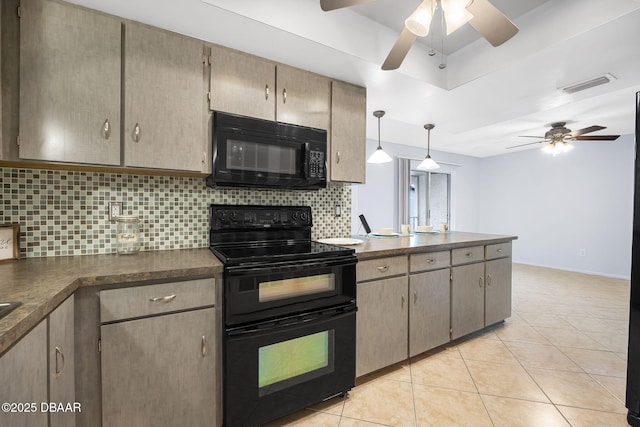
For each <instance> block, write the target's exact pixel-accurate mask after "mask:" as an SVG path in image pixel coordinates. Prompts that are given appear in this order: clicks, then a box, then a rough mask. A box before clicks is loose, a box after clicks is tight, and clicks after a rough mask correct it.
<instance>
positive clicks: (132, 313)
mask: <svg viewBox="0 0 640 427" xmlns="http://www.w3.org/2000/svg"><path fill="white" fill-rule="evenodd" d="M100 294H101V295H100V318H101V321H102V325H101V326H100V336H101V338H100V359H101V382H102V425H103V426H109V427H118V426H127V427H129V426H178V425H184V426H206V425H212V426H213V425H216V420H217V418H216V415H217V413H216V407H217V406H216V386H217V383H216V381H217V378H216V372H215V369H216V363H215V360H216V346H215V341H214V339H215V330H216V320H215V319H216V315H215V308H214V307H213V303H214V285H213V280H212V279H200V280H192V281H185V282H175V283H163V284H159V285H148V286H138V287H133V288H122V289H112V290H107V291H102V292H100Z"/></svg>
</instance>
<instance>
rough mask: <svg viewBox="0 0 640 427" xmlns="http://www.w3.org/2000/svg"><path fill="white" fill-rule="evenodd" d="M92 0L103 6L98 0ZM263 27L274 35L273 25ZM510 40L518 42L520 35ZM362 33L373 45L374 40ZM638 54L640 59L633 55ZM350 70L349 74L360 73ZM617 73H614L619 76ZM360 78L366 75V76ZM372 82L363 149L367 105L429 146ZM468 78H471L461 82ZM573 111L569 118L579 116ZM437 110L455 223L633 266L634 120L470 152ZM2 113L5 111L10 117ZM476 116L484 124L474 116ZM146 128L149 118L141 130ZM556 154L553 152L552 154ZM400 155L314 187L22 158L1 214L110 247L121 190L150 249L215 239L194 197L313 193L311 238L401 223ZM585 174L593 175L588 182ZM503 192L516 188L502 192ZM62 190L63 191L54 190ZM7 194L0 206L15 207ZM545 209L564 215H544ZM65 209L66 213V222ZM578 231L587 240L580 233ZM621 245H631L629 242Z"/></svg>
mask: <svg viewBox="0 0 640 427" xmlns="http://www.w3.org/2000/svg"><path fill="white" fill-rule="evenodd" d="M631 3H633V2H631ZM86 4H87V5H88V6H89V7H94V6H92V5H90V4H88V3H86ZM95 7H99V6H98V5H95ZM114 7H115V6H114ZM189 7H191V6H189ZM193 7H194V8H196V9H197V8H205V10H208V9H206V8H208V7H210V6H208V5H204V4H199V5H196V6H193ZM3 12H4V11H3ZM110 12H111V13H113V14H115V15H119V16H126V17H129V18H130V19H133V20H139V21H143V22H145V19H143V18H144V17H145V16H146V13H145V12H146V11H144V10H137V11H126V10H125V11H117V10H113V11H110ZM3 14H4V13H3ZM136 14H138V15H136ZM186 15H188V16H189V18H188V19H196V17H197V16H200V15H203V16H204V15H205V14H198V13H192V14H185V16H186ZM228 15H229V16H227V14H225V15H224V16H225V18H227V19H224V20H221V21H224V22H225V25H229V26H230V27H233V26H234V25H236V24H237V22H236V21H234V20H240V21H242V23H243V27H244V26H245V25H246V26H247V27H252V26H253V25H257V24H255V23H252V22H249V23H247V22H246V20H243V19H240V18H239V17H238V15H235V14H228ZM175 18H176V20H180V19H185V18H182V17H181V14H180V13H175ZM203 19H204V18H203ZM149 23H152V22H149ZM152 24H153V23H152ZM155 25H157V26H161V27H165V28H169V29H174V30H176V31H178V30H179V29H178V28H174V27H173V25H175V26H179V23H177V22H176V23H174V24H170V23H168V24H167V25H160V23H155ZM220 27H222V25H220ZM219 31H220V32H221V33H223V35H221V36H220V38H218V37H217V36H216V37H212V38H211V40H214V41H216V42H217V43H220V44H222V45H225V46H229V47H232V48H235V49H238V50H241V51H248V52H250V53H253V54H257V55H259V56H263V57H268V58H270V59H273V60H277V61H280V62H283V63H286V64H291V65H294V66H298V67H300V68H309V67H308V66H306V64H304V63H302V61H303V60H304V59H305V55H296V58H293V59H290V58H284V57H280V56H279V55H284V53H273V54H272V53H269V54H267V53H266V52H260V51H259V49H266V48H265V47H260V46H259V45H257V46H254V45H256V43H255V40H254V39H253V38H251V37H243V36H241V35H236V36H234V37H231V36H230V35H231V34H234V33H233V32H231V29H230V28H220V29H219ZM256 31H258V33H259V34H260V31H267V30H266V29H264V28H261V27H260V28H258V29H256ZM178 32H186V31H178ZM275 32H276V34H275V35H273V34H269V37H276V38H277V37H278V36H279V37H282V39H283V42H284V41H287V42H289V38H291V37H293V36H291V35H290V34H286V33H283V32H282V31H281V30H276V31H275ZM264 35H265V37H266V34H264ZM255 37H259V36H255ZM394 37H395V35H394ZM632 37H633V36H631V35H628V34H624V38H625V39H632ZM203 38H204V37H203ZM513 41H514V42H515V39H514V40H513ZM298 43H299V41H298ZM291 45H292V47H294V48H295V47H298V46H299V45H298V44H296V43H295V42H292V44H291ZM363 45H364V46H369V45H368V44H367V43H363ZM505 46H506V45H505ZM3 51H4V47H3ZM308 52H309V53H311V52H312V51H311V50H309V51H308ZM310 56H313V55H310ZM407 59H408V60H409V59H410V58H407ZM630 59H635V60H637V58H630ZM307 60H308V59H307ZM295 61H300V63H298V62H295ZM325 62H327V63H326V64H324V65H316V67H318V68H314V69H313V71H316V72H318V73H320V74H324V75H330V76H336V74H337V73H338V71H336V70H333V69H330V68H331V65H330V61H325ZM3 65H4V63H3ZM454 65H455V64H454V62H453V58H451V60H450V62H449V64H448V69H449V70H451V69H453V68H454ZM323 67H325V68H326V69H323ZM425 68H426V66H425ZM431 68H434V67H433V64H429V70H430V71H429V72H434V73H435V72H436V71H437V64H436V67H435V70H431ZM608 71H612V70H608ZM3 75H4V70H3ZM337 77H341V76H340V75H338V76H337ZM343 79H344V80H347V79H346V78H343ZM350 80H352V81H353V79H350ZM620 80H622V79H620ZM353 82H355V83H358V82H357V81H353ZM619 83H620V82H615V84H619ZM360 84H361V85H362V82H360ZM372 86H373V87H372V88H370V87H369V84H367V89H368V91H367V102H368V105H367V137H368V141H367V157H368V155H369V154H370V153H371V152H372V151H373V149H374V148H375V146H376V143H377V141H376V139H377V136H378V135H377V129H376V122H375V120H374V118H373V116H372V115H371V111H372V110H375V109H378V108H385V109H387V110H388V113H387V114H388V115H387V117H385V118H383V119H382V123H381V131H382V135H383V144H382V145H383V147H384V148H385V150H387V151H388V152H389V153H390V154H392V155H394V156H398V157H410V158H422V157H424V154H425V148H426V147H425V146H424V143H425V142H426V139H425V137H426V135H425V133H426V132H424V129H422V126H421V125H422V123H421V124H420V125H418V126H413V127H412V129H411V132H413V133H412V134H411V135H410V136H411V137H412V139H414V140H416V141H419V146H415V145H414V146H410V145H404V144H394V142H396V141H397V142H403V143H404V142H405V141H404V140H400V137H399V136H398V135H405V133H403V132H401V131H402V128H403V127H405V128H406V127H407V126H406V125H403V124H402V123H398V122H397V120H393V119H392V118H390V116H391V117H393V114H392V106H393V103H394V102H399V101H398V100H397V99H395V98H389V101H388V102H389V104H387V105H388V106H387V105H371V103H372V97H373V96H375V85H373V84H372ZM461 89H462V90H463V91H464V90H465V89H464V87H462V88H461ZM595 90H598V89H595ZM626 91H627V92H628V94H627V97H630V98H631V101H630V103H631V104H632V103H633V93H635V90H633V89H631V88H627V89H626ZM622 92H625V91H622ZM629 94H630V95H629ZM4 98H5V95H4V94H3V99H4ZM475 102H480V101H475ZM3 111H4V108H3ZM552 113H555V112H553V111H552V112H551V113H548V114H549V116H548V118H545V119H543V120H545V122H544V123H537V124H535V125H534V126H531V128H525V131H526V132H524V133H525V134H526V133H528V132H532V133H533V134H535V135H537V134H540V133H541V132H543V128H544V125H546V124H547V123H548V122H550V121H553V120H557V119H558V118H557V117H552V116H551V114H552ZM561 114H562V117H561V118H564V117H565V116H564V114H565V113H564V112H561ZM621 115H623V114H621ZM569 118H571V119H573V117H569ZM431 119H432V118H431V117H422V116H421V117H420V120H421V121H424V120H431ZM433 120H434V121H435V123H436V125H437V126H436V128H435V129H434V131H433V133H432V141H433V143H434V145H433V147H435V148H434V151H433V152H432V155H433V157H434V158H435V159H436V160H439V161H442V162H449V163H456V164H459V165H461V166H447V165H444V164H443V169H445V168H449V169H450V170H451V172H452V173H453V174H454V179H453V180H454V182H453V194H452V214H453V217H452V223H451V224H452V228H453V229H454V230H464V231H476V230H477V231H481V232H487V233H495V234H511V235H517V236H518V240H516V241H514V261H516V262H522V263H524V264H534V265H541V266H548V267H558V268H563V269H566V270H576V271H582V272H588V273H597V274H601V275H605V276H612V277H617V278H628V272H629V270H630V260H629V257H628V252H629V249H630V243H631V241H630V236H631V233H630V224H631V200H632V184H631V183H632V182H633V179H632V161H631V159H632V158H633V154H632V153H633V137H632V135H631V134H632V133H633V132H632V129H630V128H628V127H627V128H618V129H616V128H614V127H612V126H613V124H612V122H611V121H609V120H607V121H606V122H600V121H594V120H595V119H594V120H590V119H585V120H587V121H586V122H584V123H583V122H582V121H580V122H579V124H578V123H576V124H577V125H578V126H574V127H573V128H579V127H583V126H582V125H584V126H587V125H591V124H593V123H597V124H601V125H606V126H608V127H609V129H608V131H607V133H620V134H622V135H623V136H622V137H621V139H620V140H618V141H616V142H615V143H606V144H607V145H606V148H602V147H601V146H596V145H595V144H593V145H589V144H585V145H583V146H580V149H581V150H583V151H582V152H579V151H578V150H577V149H576V150H574V151H573V152H572V153H570V154H571V155H572V157H570V156H566V157H560V156H558V157H556V158H552V159H551V158H550V157H548V156H543V153H540V152H539V150H527V151H523V152H517V153H513V154H508V155H501V156H496V157H473V156H464V155H461V154H455V153H454V152H449V151H447V148H448V147H447V146H446V145H445V144H444V141H447V140H448V139H446V138H445V137H444V136H443V134H442V133H439V131H440V132H443V131H444V129H446V126H444V125H440V124H439V123H440V122H439V121H438V119H437V118H435V119H433ZM575 120H582V118H575ZM626 121H627V122H629V126H632V123H633V117H632V116H631V117H630V118H627V119H626ZM3 122H4V123H6V120H5V119H4V117H3ZM114 126H115V125H114ZM476 126H479V124H478V123H477V122H476ZM398 127H400V129H398ZM414 128H415V129H414ZM441 129H442V131H441ZM517 131H518V133H516V132H514V133H513V135H514V136H513V138H512V139H511V140H510V141H509V144H504V145H505V146H507V145H516V144H517V143H519V142H520V141H518V140H517V135H518V134H521V133H523V132H521V130H520V129H518V130H517ZM609 131H610V132H609ZM145 132H146V130H145V128H143V138H144V136H145ZM414 136H415V137H414ZM4 140H5V139H4V137H3V141H4ZM387 141H388V142H387ZM439 141H443V145H441V146H440V147H438V145H436V144H438V142H439ZM6 147H7V144H4V143H3V150H4V149H5V148H6ZM438 148H440V149H441V150H438ZM550 160H552V163H549V161H550ZM603 160H604V161H605V162H606V165H616V167H614V168H611V167H607V166H605V170H606V173H602V174H601V175H600V176H597V177H596V176H594V173H595V172H596V171H601V170H603V169H602V166H601V164H600V163H598V162H599V161H603ZM393 165H394V163H390V164H386V165H376V166H372V165H368V166H367V168H366V169H367V170H366V172H367V176H366V182H367V184H364V185H357V184H356V185H353V186H352V185H343V184H340V183H334V184H330V185H329V186H328V188H327V189H324V190H320V191H319V192H317V193H316V192H313V193H307V192H304V193H300V192H293V193H292V192H284V191H259V190H237V189H230V190H222V191H217V190H211V189H207V188H206V187H205V185H204V180H203V179H202V178H193V177H172V176H147V175H135V174H134V175H126V174H124V175H119V174H117V173H104V174H101V173H96V174H94V173H91V172H83V171H75V172H62V171H59V170H41V169H35V168H33V169H32V168H27V169H24V170H23V169H19V170H18V169H12V168H8V167H4V169H3V184H4V183H9V182H11V184H10V186H6V185H3V191H8V193H3V202H4V201H6V200H12V202H11V204H10V206H11V209H12V213H11V214H10V215H9V218H5V219H4V220H3V223H10V222H15V221H18V222H23V221H24V220H23V219H21V218H27V217H30V218H31V220H32V221H33V223H26V224H24V223H23V224H22V226H23V231H24V230H26V231H27V236H26V241H25V242H24V243H25V245H24V250H25V251H27V252H26V255H27V258H30V257H55V256H66V255H83V254H106V253H113V252H114V248H113V245H112V239H111V238H110V237H109V236H112V235H114V234H115V223H111V222H109V221H108V220H107V219H105V212H107V210H108V207H107V203H108V201H118V200H122V201H123V202H124V210H125V212H126V213H127V214H134V215H139V216H140V218H141V220H142V223H143V226H144V227H148V230H145V239H146V241H145V246H144V249H145V251H150V250H164V249H181V248H185V249H186V248H206V247H207V246H208V244H209V241H208V235H207V232H206V230H207V228H208V214H207V211H206V208H203V209H193V206H202V207H206V206H208V204H209V203H220V204H258V205H262V204H276V203H277V204H279V203H282V204H285V205H310V206H312V209H313V214H314V226H313V229H312V233H313V238H314V239H318V238H324V237H333V236H348V235H350V234H357V233H358V227H359V221H358V219H357V215H358V214H359V213H365V214H366V216H367V218H368V219H369V222H370V223H371V225H372V228H374V229H377V228H381V227H387V226H388V227H394V228H395V227H397V225H396V224H397V223H396V222H395V220H394V215H395V213H394V211H393V209H392V206H394V205H395V200H394V198H393V197H394V196H393V194H394V192H395V190H394V188H392V186H391V187H390V184H389V183H393V181H394V170H393V168H394V166H393ZM624 165H626V166H624ZM3 166H4V165H3ZM532 177H535V179H534V180H535V183H536V184H537V185H536V186H534V185H531V184H530V182H531V180H532ZM585 180H586V181H585ZM585 182H587V183H588V184H587V185H585ZM518 188H526V189H527V191H526V192H522V191H517V190H518ZM611 188H615V189H616V191H610V189H611ZM380 189H383V190H382V191H381V190H380ZM591 189H593V191H591ZM587 190H589V191H587ZM76 193H80V194H86V195H87V196H86V198H85V196H78V199H76V198H75V197H73V198H64V197H62V196H63V195H75V194H76ZM593 193H595V195H594V194H593ZM5 194H6V196H5ZM372 194H373V195H372ZM383 194H388V196H387V198H388V199H387V200H388V201H387V202H386V203H380V197H382V196H381V195H383ZM506 194H508V195H509V197H507V198H505V197H500V196H504V195H506ZM566 194H575V195H579V196H580V197H579V198H578V197H576V198H575V199H572V200H568V201H567V200H566V199H567V197H566ZM58 198H59V200H60V202H57V200H58ZM507 200H508V201H507ZM594 200H600V201H602V203H594ZM138 201H142V202H141V203H140V202H138ZM536 201H537V202H536ZM5 203H6V202H5ZM30 203H33V208H32V210H33V212H30V211H31V209H30ZM337 205H340V207H341V211H342V212H341V213H342V214H341V216H340V217H338V218H336V217H335V209H336V206H337ZM4 206H6V205H4ZM4 206H3V210H4V211H5V212H6V211H8V208H6V207H4ZM545 207H552V209H551V210H552V212H546V211H545V209H544V208H545ZM5 215H6V214H5ZM70 215H72V216H73V217H71V216H70ZM76 217H77V218H76ZM549 217H552V218H557V219H556V220H553V221H548V220H546V218H549ZM65 218H67V220H66V221H67V222H66V223H65V220H64V219H65ZM51 220H53V221H60V229H58V228H57V227H49V225H51V224H50V223H47V227H44V226H42V225H44V224H45V223H46V222H47V221H51ZM69 230H71V231H69ZM584 230H588V232H589V236H588V238H585V237H584ZM605 233H606V234H605ZM579 239H584V240H583V241H576V240H579ZM549 242H553V245H554V249H557V251H555V250H554V251H548V250H544V249H545V247H546V246H547V245H549V244H550V243H549ZM594 242H597V244H594ZM556 245H557V246H556ZM622 247H624V249H621V248H622ZM581 248H585V255H584V256H582V255H580V249H581ZM132 262H134V261H132Z"/></svg>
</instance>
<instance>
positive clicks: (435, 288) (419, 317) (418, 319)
mask: <svg viewBox="0 0 640 427" xmlns="http://www.w3.org/2000/svg"><path fill="white" fill-rule="evenodd" d="M409 299H410V301H411V302H410V304H409V305H410V308H409V357H413V356H416V355H418V354H420V353H423V352H425V351H427V350H430V349H432V348H435V347H438V346H440V345H442V344H446V343H448V342H449V328H450V322H449V318H450V312H449V301H450V291H449V269H448V268H447V269H442V270H436V271H429V272H426V273H420V274H412V275H411V276H409Z"/></svg>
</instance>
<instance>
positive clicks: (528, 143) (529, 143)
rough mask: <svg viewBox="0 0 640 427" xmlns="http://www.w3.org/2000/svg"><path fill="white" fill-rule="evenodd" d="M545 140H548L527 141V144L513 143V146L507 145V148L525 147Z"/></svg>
mask: <svg viewBox="0 0 640 427" xmlns="http://www.w3.org/2000/svg"><path fill="white" fill-rule="evenodd" d="M543 142H547V141H536V142H527V143H526V144H520V145H512V146H511V147H507V150H508V149H510V148H518V147H524V146H525V145H533V144H542V143H543Z"/></svg>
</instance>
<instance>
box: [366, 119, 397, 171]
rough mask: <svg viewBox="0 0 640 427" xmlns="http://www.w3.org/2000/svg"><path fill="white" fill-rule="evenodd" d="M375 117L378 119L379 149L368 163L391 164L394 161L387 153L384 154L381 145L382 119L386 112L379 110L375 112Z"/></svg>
mask: <svg viewBox="0 0 640 427" xmlns="http://www.w3.org/2000/svg"><path fill="white" fill-rule="evenodd" d="M373 115H374V116H375V117H377V118H378V148H376V151H374V152H373V154H372V155H371V156H370V157H369V159H368V160H367V163H389V162H390V161H391V160H393V159H392V158H391V157H389V155H388V154H387V153H385V152H384V150H383V149H382V146H381V145H380V117H382V116H384V111H382V110H377V111H374V112H373Z"/></svg>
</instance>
